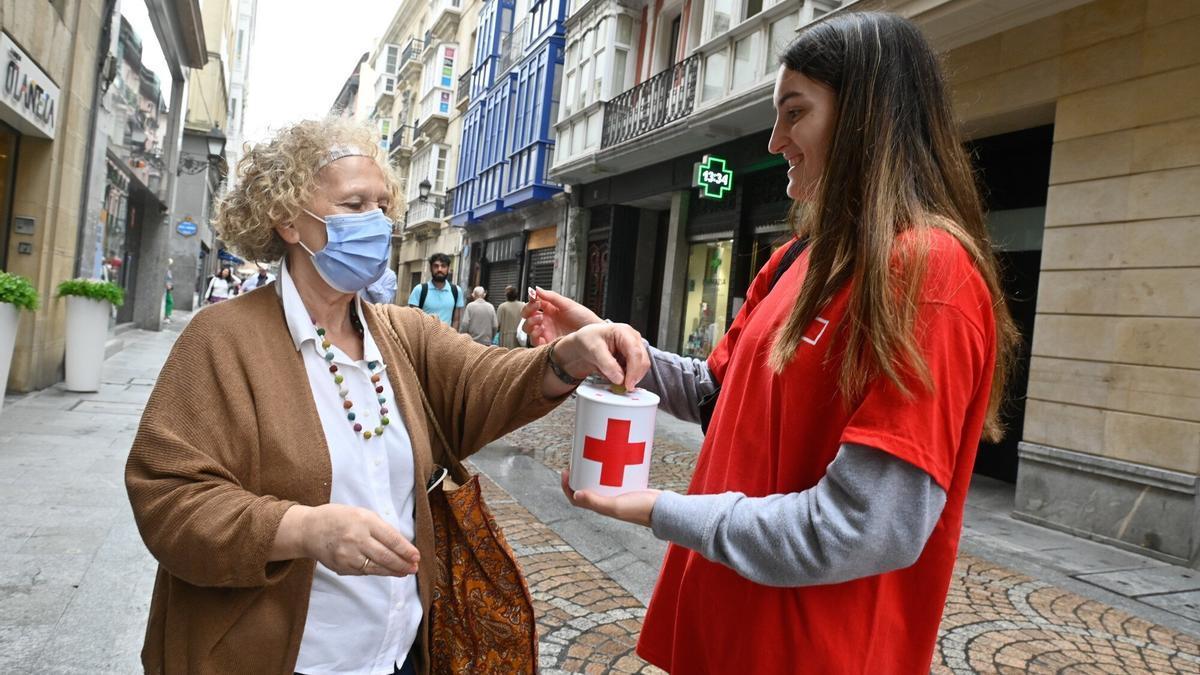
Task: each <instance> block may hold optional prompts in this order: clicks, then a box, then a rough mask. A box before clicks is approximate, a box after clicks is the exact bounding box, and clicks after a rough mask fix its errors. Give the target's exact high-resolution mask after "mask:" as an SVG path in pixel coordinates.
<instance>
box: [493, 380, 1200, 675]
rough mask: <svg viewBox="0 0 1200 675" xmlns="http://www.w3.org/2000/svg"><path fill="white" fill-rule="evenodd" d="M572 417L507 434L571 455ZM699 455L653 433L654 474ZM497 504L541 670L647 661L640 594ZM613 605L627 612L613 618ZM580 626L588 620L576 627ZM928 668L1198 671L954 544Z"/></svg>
mask: <svg viewBox="0 0 1200 675" xmlns="http://www.w3.org/2000/svg"><path fill="white" fill-rule="evenodd" d="M574 420H575V411H574V404H573V402H567V403H565V404H564V405H562V406H561V407H560V408H558V409H557V410H555V411H554V412H552V413H551V414H549V415H547V416H546V417H545V418H543V419H541V420H538V421H537V422H534V423H533V424H531V425H529V426H527V427H525V428H523V429H519V430H517V431H515V432H513V433H512V434H509V435H508V436H506V437H505V438H504V441H503V442H504V443H506V444H510V445H512V446H514V447H515V448H516V449H517V450H518V451H519V452H521V453H523V454H526V455H529V456H531V457H533V458H535V459H537V460H538V461H540V462H542V463H543V464H545V465H546V466H548V467H550V468H551V469H555V470H562V469H565V468H567V466H568V464H569V463H570V453H571V436H572V434H573V432H574ZM696 455H697V450H696V449H695V448H694V447H688V446H686V445H684V444H682V443H679V442H676V441H674V440H672V439H666V438H661V437H659V438H656V439H655V442H654V454H653V459H652V465H651V468H650V484H651V485H653V486H655V487H663V488H667V489H672V490H676V491H685V490H686V488H687V484H688V481H689V480H690V477H691V472H692V468H693V467H694V465H695V460H696ZM491 489H492V490H494V491H499V488H496V487H494V486H492V488H491ZM500 494H505V493H503V492H500ZM495 510H496V511H497V519H498V520H500V521H501V524H502V525H503V526H504V528H505V532H506V533H508V536H509V537H510V539H509V541H510V543H513V545H514V547H515V548H517V550H518V555H519V557H520V560H521V563H522V565H523V566H524V567H525V571H526V574H527V575H528V576H529V579H530V585H531V587H532V588H533V589H534V596H535V604H536V609H537V611H538V613H539V628H540V629H541V636H542V637H541V639H542V650H543V651H542V655H543V667H544V668H546V671H545V672H547V673H557V672H564V671H565V672H588V673H593V672H595V673H606V672H615V673H628V672H649V671H641V670H639V668H641V667H643V666H644V664H643V663H642V662H641V661H640V660H639V659H638V658H637V656H636V655H635V654H634V653H633V651H632V648H633V646H634V645H635V644H636V636H637V630H638V624H640V617H641V616H642V612H641V611H640V604H638V603H637V601H636V600H635V599H634V598H633V597H632V596H629V595H628V593H626V592H625V591H624V590H623V589H621V588H620V587H618V586H616V585H615V584H612V583H611V582H610V581H609V580H608V579H607V578H606V577H604V575H603V573H602V572H600V571H599V570H598V569H596V568H595V566H593V565H591V564H590V563H589V562H588V561H586V560H584V559H583V558H582V557H581V556H579V555H578V554H577V553H575V552H574V550H573V549H571V548H570V547H569V546H566V545H565V544H562V543H561V540H558V538H557V536H556V535H554V533H553V532H552V531H550V530H549V528H547V527H546V526H545V525H542V524H541V523H539V522H536V521H533V522H531V520H532V517H531V516H529V517H528V518H529V520H524V519H523V518H524V514H521V513H520V511H524V509H522V508H521V507H520V505H518V504H516V503H515V502H512V501H511V500H510V501H508V502H500V503H499V504H496V509H495ZM500 513H504V516H503V517H502V516H501V515H500ZM533 541H536V542H537V543H536V544H532V543H531V542H533ZM552 541H554V542H558V543H550V542H552ZM518 542H520V544H518ZM531 546H532V547H533V548H532V549H531V548H530V547H531ZM531 551H536V552H535V553H531ZM635 605H636V606H635ZM614 607H616V608H619V609H620V611H629V612H630V616H631V618H628V619H621V620H616V621H614V620H613V619H612V618H611V616H610V614H609V613H610V612H611V611H612V610H613V608H614ZM568 608H569V609H568ZM622 616H623V615H622ZM568 617H572V618H568ZM580 618H583V619H584V620H583V621H578V619H580ZM572 620H576V621H577V622H576V623H575V624H572V623H571V621H572ZM601 622H606V623H601ZM564 625H565V626H567V628H566V629H565V630H564V629H563V626H564ZM580 626H587V629H586V630H582V631H581V632H579V633H578V634H576V633H575V631H576V630H579V627H580ZM564 649H565V654H566V656H565V658H564V656H563V655H564ZM649 668H651V669H652V668H653V667H652V666H651V667H649ZM932 672H934V673H955V674H959V673H987V672H991V673H1156V674H1157V673H1200V640H1197V639H1195V638H1192V637H1189V636H1187V635H1184V634H1182V633H1179V632H1176V631H1173V630H1169V629H1166V628H1163V627H1161V626H1157V625H1155V624H1152V623H1150V622H1148V621H1145V620H1143V619H1140V618H1137V617H1134V616H1132V615H1130V614H1128V613H1125V612H1122V611H1120V610H1117V609H1114V608H1112V607H1109V606H1107V605H1105V604H1103V603H1100V602H1097V601H1094V600H1089V599H1086V598H1084V597H1082V596H1079V595H1077V594H1074V593H1071V592H1068V591H1065V590H1062V589H1060V588H1057V587H1055V586H1053V585H1051V584H1047V583H1044V582H1041V581H1038V580H1035V579H1032V578H1030V577H1028V576H1026V575H1023V574H1019V573H1017V572H1014V571H1012V570H1009V569H1007V568H1005V567H1002V566H1000V565H995V564H992V563H989V562H987V561H985V560H981V559H978V558H975V557H971V556H967V555H960V556H959V560H958V564H957V565H956V567H955V571H954V577H953V580H952V582H951V587H950V593H949V596H948V598H947V601H946V609H945V615H944V617H943V620H942V627H941V631H940V632H939V636H938V644H937V651H936V652H935V655H934V660H933V667H932Z"/></svg>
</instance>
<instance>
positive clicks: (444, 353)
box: [125, 286, 562, 673]
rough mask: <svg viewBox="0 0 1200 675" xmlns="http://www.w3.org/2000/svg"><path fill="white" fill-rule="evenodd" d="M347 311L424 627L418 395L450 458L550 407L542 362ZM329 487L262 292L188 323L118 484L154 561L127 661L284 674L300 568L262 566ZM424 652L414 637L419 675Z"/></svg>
mask: <svg viewBox="0 0 1200 675" xmlns="http://www.w3.org/2000/svg"><path fill="white" fill-rule="evenodd" d="M363 306H364V314H365V315H366V320H367V325H368V326H369V328H370V331H371V335H372V336H373V337H374V338H375V341H376V342H377V343H378V345H379V351H380V354H381V355H382V357H383V360H384V363H386V364H387V370H386V373H387V376H388V379H389V380H390V382H391V385H392V389H393V391H394V392H395V398H396V399H397V400H396V401H394V410H396V411H398V412H399V413H400V418H401V419H402V420H403V422H404V424H405V426H406V428H407V430H408V433H409V435H410V436H411V438H412V447H413V466H414V473H415V475H414V484H413V494H414V497H415V503H416V514H415V515H416V537H415V538H416V541H415V542H414V544H415V545H416V546H417V548H418V549H419V550H420V552H421V561H422V563H421V572H420V574H418V575H417V587H418V590H419V593H420V597H421V605H422V607H423V608H424V610H425V612H426V615H427V614H428V609H429V603H430V598H431V590H432V579H431V576H430V575H431V574H433V573H434V572H435V566H434V565H433V561H434V560H435V558H436V554H435V550H434V541H433V540H434V536H435V532H434V530H433V521H432V519H431V517H430V512H429V500H428V498H427V495H426V492H425V482H426V480H427V478H428V476H429V475H430V473H431V472H432V470H433V467H434V465H435V464H437V463H444V462H445V461H447V460H446V458H444V457H442V452H443V450H442V448H441V444H440V443H438V442H436V441H435V440H433V439H434V438H436V436H435V435H434V433H433V430H432V427H431V420H430V419H429V418H428V417H427V415H426V413H425V409H424V406H423V405H422V403H421V400H420V395H421V391H420V390H424V392H425V395H426V396H427V397H428V400H429V403H430V409H431V411H432V413H433V415H434V416H436V418H437V423H439V424H440V425H441V428H442V429H443V430H444V432H445V434H446V437H447V440H448V442H449V443H450V444H451V445H452V446H455V449H456V451H457V453H458V457H456V458H454V459H461V458H464V457H466V456H468V455H470V454H472V453H474V452H475V451H476V450H478V449H479V448H481V447H483V445H485V444H486V443H489V442H490V441H492V440H494V439H496V438H498V437H500V436H502V435H504V434H505V433H508V432H509V431H511V430H512V429H515V428H517V427H519V426H521V425H523V424H526V423H528V422H530V421H532V420H534V419H536V418H538V417H540V416H541V415H544V414H545V413H547V412H549V411H550V410H551V409H552V408H553V407H554V406H555V405H557V404H558V403H559V402H560V401H561V400H562V399H556V400H547V399H545V398H544V397H543V396H542V393H541V388H542V378H543V376H544V370H545V364H546V352H545V348H541V349H527V350H511V351H509V350H503V349H499V348H496V347H485V346H482V345H479V344H477V343H475V342H473V341H472V340H471V339H470V338H469V337H467V336H465V335H460V334H459V333H456V332H455V331H453V330H452V329H451V328H450V327H449V326H446V325H445V324H443V323H441V322H440V321H438V320H437V319H436V318H433V317H430V316H428V315H426V314H424V313H423V312H420V311H419V310H416V309H410V308H402V307H397V306H394V305H366V304H365V303H364V305H363ZM247 334H249V339H247ZM435 458H436V459H435ZM331 475H332V474H331V468H330V462H329V450H328V448H327V446H326V445H325V437H324V433H323V431H322V427H321V421H320V418H319V417H318V416H317V411H316V407H315V404H314V403H313V398H312V393H311V390H310V388H309V383H308V376H307V374H306V371H305V367H304V362H303V358H302V356H301V354H300V353H299V352H297V351H296V349H295V347H294V346H293V343H292V340H291V337H290V335H289V333H288V328H287V324H286V322H285V319H284V313H283V305H282V303H281V302H280V300H279V298H278V296H277V294H276V292H275V288H274V287H273V286H267V287H264V288H262V289H258V290H255V291H253V292H251V293H248V294H246V295H243V296H240V297H238V298H236V299H233V300H229V301H227V302H223V303H219V304H216V305H213V306H211V307H208V308H205V309H204V310H203V311H201V312H199V313H198V314H196V316H195V317H194V318H193V319H192V321H191V323H190V325H188V327H187V328H186V329H185V330H184V331H183V333H182V334H181V335H180V336H179V339H178V341H177V342H176V344H175V346H174V348H173V349H172V351H171V354H170V356H169V357H168V359H167V362H166V364H165V365H164V366H163V369H162V372H161V373H160V374H159V376H158V381H157V383H156V384H155V387H154V391H153V393H152V394H151V395H150V400H149V402H148V403H147V405H146V409H145V412H144V413H143V415H142V420H141V425H140V427H139V429H138V433H137V437H136V438H135V439H134V442H133V448H132V449H131V451H130V454H129V461H128V464H127V466H126V470H125V482H126V487H127V488H128V490H129V501H130V504H131V505H132V507H133V513H134V517H135V519H136V520H137V525H138V529H139V530H140V531H141V534H142V539H143V540H144V541H145V543H146V547H147V548H148V549H149V550H150V552H151V553H152V554H153V555H154V557H155V558H157V559H158V562H159V569H158V577H157V579H156V581H155V585H154V595H153V598H152V600H151V604H150V619H149V625H148V627H147V630H146V642H145V646H144V647H143V650H142V662H143V665H144V666H145V669H146V671H147V672H149V673H291V672H292V671H293V669H294V668H295V664H296V658H297V655H298V653H299V650H300V639H301V637H302V635H303V633H304V621H305V616H306V613H307V609H308V598H309V593H310V589H311V587H312V578H313V568H314V565H315V563H314V562H313V561H312V560H309V559H298V560H290V561H284V562H268V561H267V555H268V552H269V550H270V548H271V544H272V542H273V540H274V537H275V531H276V529H277V528H278V526H279V521H280V519H281V518H282V517H283V513H284V511H286V510H287V509H288V507H290V506H292V505H293V504H306V505H310V506H315V505H320V504H325V503H327V502H328V501H329V483H330V479H331ZM428 645H429V635H428V631H427V627H426V626H425V624H424V623H423V624H422V627H421V630H420V632H419V634H418V637H417V644H416V645H415V646H416V652H415V654H416V657H417V663H416V665H417V667H418V672H421V673H427V672H428V656H427V655H428Z"/></svg>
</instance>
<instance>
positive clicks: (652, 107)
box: [600, 54, 700, 148]
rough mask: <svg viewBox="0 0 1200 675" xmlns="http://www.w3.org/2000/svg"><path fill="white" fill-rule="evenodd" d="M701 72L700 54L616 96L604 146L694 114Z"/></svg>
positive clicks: (609, 106) (608, 107) (607, 112)
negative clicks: (697, 85)
mask: <svg viewBox="0 0 1200 675" xmlns="http://www.w3.org/2000/svg"><path fill="white" fill-rule="evenodd" d="M699 73H700V55H699V54H697V55H695V56H691V57H688V58H686V59H684V60H683V61H680V62H679V63H676V64H675V65H674V66H673V67H671V68H669V69H667V70H664V71H663V72H661V73H659V74H657V75H655V76H654V77H652V78H650V79H648V80H646V81H645V82H642V83H641V84H639V85H637V86H636V87H633V88H632V89H627V90H625V91H623V92H621V93H620V94H618V95H617V96H615V97H613V99H612V100H610V101H608V102H607V103H605V104H604V127H603V131H602V133H601V137H600V147H602V148H609V147H612V146H614V145H617V144H619V143H624V142H625V141H628V140H630V139H633V138H637V137H638V136H641V135H643V134H647V133H650V132H651V131H654V130H656V129H661V128H662V127H664V126H666V125H668V124H670V123H671V122H674V121H676V120H680V119H683V118H684V117H687V116H688V115H690V114H691V113H692V108H693V107H695V104H696V82H697V79H698V77H699Z"/></svg>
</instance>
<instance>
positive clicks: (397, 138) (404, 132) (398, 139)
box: [388, 124, 412, 155]
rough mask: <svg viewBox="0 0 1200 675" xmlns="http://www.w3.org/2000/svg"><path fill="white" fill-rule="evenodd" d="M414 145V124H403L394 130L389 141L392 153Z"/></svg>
mask: <svg viewBox="0 0 1200 675" xmlns="http://www.w3.org/2000/svg"><path fill="white" fill-rule="evenodd" d="M411 147H412V126H410V125H408V124H403V125H401V126H400V127H399V128H397V129H396V130H395V131H393V132H392V140H391V141H390V142H389V143H388V148H390V149H391V153H390V154H393V155H394V154H396V153H397V152H399V151H401V150H406V149H409V148H411Z"/></svg>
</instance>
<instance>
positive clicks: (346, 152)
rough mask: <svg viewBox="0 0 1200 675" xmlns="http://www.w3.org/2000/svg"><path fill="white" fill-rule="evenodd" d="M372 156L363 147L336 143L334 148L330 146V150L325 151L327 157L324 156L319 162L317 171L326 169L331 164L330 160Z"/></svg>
mask: <svg viewBox="0 0 1200 675" xmlns="http://www.w3.org/2000/svg"><path fill="white" fill-rule="evenodd" d="M370 156H371V155H370V154H368V153H367V152H366V151H365V150H363V149H362V148H359V147H357V146H354V145H335V146H333V147H332V148H330V149H329V152H327V153H325V157H324V158H322V159H321V161H320V162H318V163H317V171H320V170H321V169H324V168H325V167H326V166H328V165H329V163H330V162H334V161H336V160H339V159H341V158H343V157H370Z"/></svg>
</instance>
